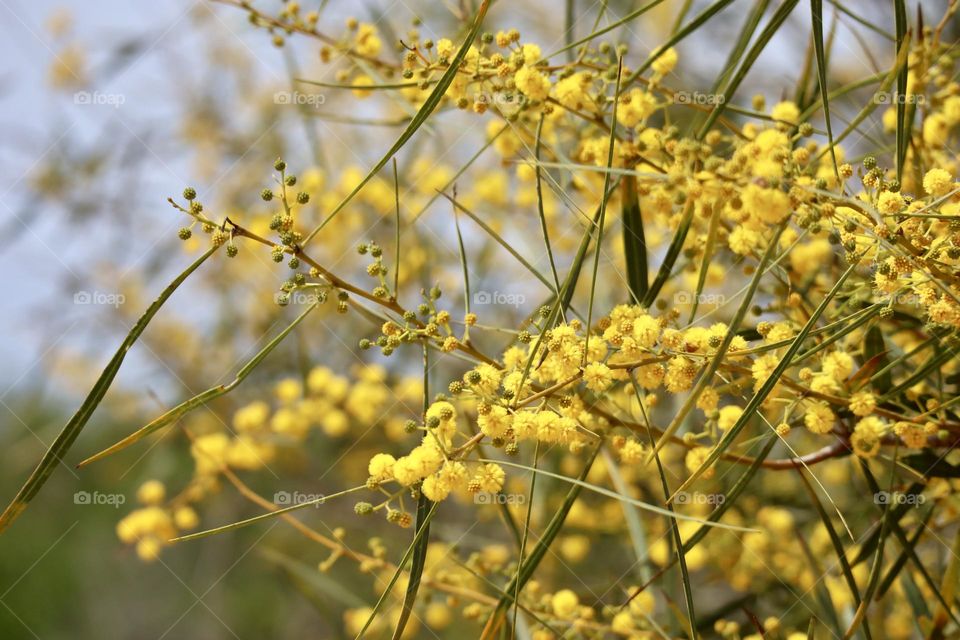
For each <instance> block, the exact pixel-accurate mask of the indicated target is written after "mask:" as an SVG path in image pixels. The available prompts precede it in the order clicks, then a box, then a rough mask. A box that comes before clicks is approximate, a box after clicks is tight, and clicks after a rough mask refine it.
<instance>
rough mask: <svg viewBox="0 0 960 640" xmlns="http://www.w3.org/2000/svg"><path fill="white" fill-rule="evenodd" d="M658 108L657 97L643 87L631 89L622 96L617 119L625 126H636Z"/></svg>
mask: <svg viewBox="0 0 960 640" xmlns="http://www.w3.org/2000/svg"><path fill="white" fill-rule="evenodd" d="M656 110H657V99H656V98H655V97H654V96H653V94H651V93H647V92H646V91H643V90H642V89H631V90H630V91H629V92H628V93H625V94H623V95H622V96H620V104H618V105H617V121H618V122H619V123H620V124H622V125H623V126H625V127H635V126H637V125H638V124H640V123H641V122H643V121H644V120H646V119H647V118H649V117H650V116H651V115H653V113H654V112H655V111H656Z"/></svg>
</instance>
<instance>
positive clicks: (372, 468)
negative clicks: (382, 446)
mask: <svg viewBox="0 0 960 640" xmlns="http://www.w3.org/2000/svg"><path fill="white" fill-rule="evenodd" d="M396 462H397V460H396V458H394V457H393V456H392V455H390V454H389V453H378V454H377V455H375V456H373V457H372V458H370V462H369V464H368V465H367V473H369V474H370V477H371V478H373V479H374V480H388V479H389V478H392V477H393V465H394V464H395V463H396Z"/></svg>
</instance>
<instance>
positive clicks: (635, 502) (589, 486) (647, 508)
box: [479, 458, 757, 532]
mask: <svg viewBox="0 0 960 640" xmlns="http://www.w3.org/2000/svg"><path fill="white" fill-rule="evenodd" d="M479 460H480V462H492V463H496V464H499V465H501V466H506V467H513V468H515V469H523V470H524V471H530V472H531V473H538V474H540V475H544V476H548V477H550V478H553V479H554V480H560V481H563V482H567V483H569V484H573V485H577V486H579V487H582V488H584V489H587V490H588V491H592V492H593V493H596V494H599V495H601V496H605V497H607V498H613V499H614V500H618V501H620V502H624V503H626V504H630V505H633V506H635V507H637V508H639V509H643V510H644V511H650V512H653V513H658V514H660V515H661V516H667V517H668V518H675V519H677V520H687V521H688V522H696V523H698V524H700V525H702V526H709V527H717V528H719V529H729V530H730V531H743V532H756V531H757V530H756V529H752V528H750V527H741V526H739V525H733V524H723V523H721V522H711V521H710V520H704V519H703V518H696V517H694V516H685V515H683V514H681V513H676V512H674V511H671V510H670V509H663V508H661V507H657V506H654V505H652V504H648V503H646V502H643V501H641V500H637V499H635V498H631V497H630V496H625V495H621V494H619V493H617V492H616V491H611V490H610V489H605V488H603V487H599V486H597V485H595V484H591V483H589V482H585V481H583V480H578V479H576V478H570V477H568V476H565V475H563V474H560V473H553V472H552V471H547V470H546V469H534V468H533V467H528V466H527V465H523V464H518V463H516V462H507V461H506V460H490V459H487V458H480V459H479Z"/></svg>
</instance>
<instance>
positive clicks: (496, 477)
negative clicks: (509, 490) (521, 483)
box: [472, 462, 507, 493]
mask: <svg viewBox="0 0 960 640" xmlns="http://www.w3.org/2000/svg"><path fill="white" fill-rule="evenodd" d="M506 477H507V475H506V473H504V471H503V467H501V466H500V465H498V464H494V463H492V462H489V463H487V464H484V465H482V466H481V467H480V468H479V469H478V470H477V472H476V474H475V475H474V476H473V480H472V482H474V483H476V485H477V486H478V487H479V488H480V491H485V492H487V493H496V492H498V491H500V489H502V488H503V481H504V480H505V479H506Z"/></svg>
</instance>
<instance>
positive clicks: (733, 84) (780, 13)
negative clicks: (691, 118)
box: [697, 0, 799, 140]
mask: <svg viewBox="0 0 960 640" xmlns="http://www.w3.org/2000/svg"><path fill="white" fill-rule="evenodd" d="M798 1H799V0H786V1H785V2H784V3H783V4H781V5H780V6H779V7H778V8H777V11H776V12H775V13H774V14H773V16H772V17H771V18H770V21H769V22H768V23H767V26H766V27H764V29H763V31H761V32H760V35H759V36H758V37H757V40H756V42H754V43H753V46H752V47H750V50H749V51H747V53H746V55H745V56H744V57H743V62H741V63H740V66H739V67H738V68H737V72H736V73H735V74H733V77H732V78H731V79H730V81H729V82H728V83H727V84H726V86H725V87H724V89H723V92H722V93H721V95H722V96H723V99H722V100H717V101H716V104H715V105H714V107H713V109H712V110H711V111H710V114H709V115H708V116H707V120H706V122H704V123H703V125H702V126H701V127H700V129H699V131H698V133H697V139H698V140H702V139H703V137H704V136H705V135H707V132H709V131H710V127H712V126H713V123H714V122H716V121H717V118H719V117H720V115H721V114H722V113H723V112H724V110H725V109H726V108H727V104H728V103H729V102H730V99H731V98H732V97H733V94H734V93H736V91H737V89H738V88H739V87H740V84H741V83H742V82H743V79H744V78H745V77H746V76H747V72H748V71H750V69H751V67H753V64H754V63H755V62H756V61H757V58H759V57H760V53H761V52H762V51H763V50H764V48H766V46H767V44H768V43H769V42H770V40H771V39H772V38H773V36H774V35H776V34H777V33H778V32H779V31H780V27H781V26H782V25H783V23H784V22H785V21H786V20H787V18H788V17H790V13H791V12H792V11H793V9H794V7H796V6H797V2H798Z"/></svg>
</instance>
